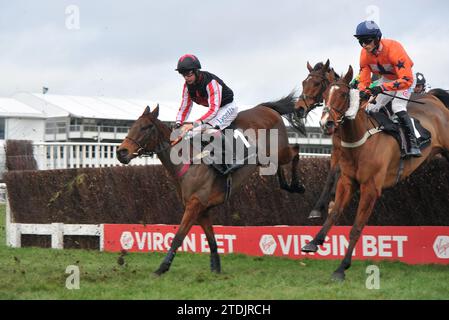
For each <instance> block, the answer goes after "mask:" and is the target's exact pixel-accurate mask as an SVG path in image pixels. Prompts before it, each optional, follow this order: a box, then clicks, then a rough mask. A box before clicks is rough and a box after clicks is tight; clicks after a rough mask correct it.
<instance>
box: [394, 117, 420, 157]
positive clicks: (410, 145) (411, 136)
mask: <svg viewBox="0 0 449 320" xmlns="http://www.w3.org/2000/svg"><path fill="white" fill-rule="evenodd" d="M396 115H397V116H398V119H399V124H400V125H401V127H402V128H403V129H404V134H405V139H406V144H407V148H406V149H407V150H406V154H405V155H406V156H412V157H421V150H419V147H418V142H417V141H416V136H415V130H414V128H413V124H412V120H411V119H410V116H409V115H408V113H407V112H406V111H399V112H397V113H396Z"/></svg>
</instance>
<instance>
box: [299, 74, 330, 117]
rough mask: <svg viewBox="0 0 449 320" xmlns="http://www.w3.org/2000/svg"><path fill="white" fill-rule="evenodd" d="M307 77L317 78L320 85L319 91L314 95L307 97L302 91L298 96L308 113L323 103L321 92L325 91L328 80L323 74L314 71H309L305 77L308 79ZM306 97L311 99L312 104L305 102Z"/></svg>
mask: <svg viewBox="0 0 449 320" xmlns="http://www.w3.org/2000/svg"><path fill="white" fill-rule="evenodd" d="M309 77H316V78H319V80H320V86H321V87H320V91H319V92H318V94H317V95H316V96H311V97H309V96H307V95H305V94H304V93H302V94H301V95H300V96H299V99H301V100H302V101H303V102H304V104H305V105H306V108H307V113H309V112H310V111H312V110H313V109H315V108H316V107H321V106H322V105H323V94H324V92H325V91H326V88H327V84H328V83H329V80H327V79H326V77H325V76H323V75H322V74H321V73H318V72H316V71H314V72H310V73H309V75H308V76H307V78H306V79H308V78H309ZM307 99H310V100H312V101H313V104H311V105H309V104H308V103H307ZM307 113H306V114H307Z"/></svg>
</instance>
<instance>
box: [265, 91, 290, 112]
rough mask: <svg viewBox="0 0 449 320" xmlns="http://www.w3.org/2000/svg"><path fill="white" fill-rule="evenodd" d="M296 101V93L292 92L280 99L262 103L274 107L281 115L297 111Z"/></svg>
mask: <svg viewBox="0 0 449 320" xmlns="http://www.w3.org/2000/svg"><path fill="white" fill-rule="evenodd" d="M295 102H296V98H295V93H294V92H292V93H290V94H289V95H288V96H286V97H283V98H282V99H279V100H278V101H272V102H265V103H261V104H260V105H262V106H264V107H268V108H270V109H273V110H274V111H276V112H277V113H279V114H280V115H284V114H290V113H293V112H294V111H295Z"/></svg>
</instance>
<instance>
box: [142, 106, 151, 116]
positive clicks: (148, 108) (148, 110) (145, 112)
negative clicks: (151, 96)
mask: <svg viewBox="0 0 449 320" xmlns="http://www.w3.org/2000/svg"><path fill="white" fill-rule="evenodd" d="M150 112H151V110H150V107H149V106H147V107H146V108H145V111H144V112H143V115H146V114H149V113H150Z"/></svg>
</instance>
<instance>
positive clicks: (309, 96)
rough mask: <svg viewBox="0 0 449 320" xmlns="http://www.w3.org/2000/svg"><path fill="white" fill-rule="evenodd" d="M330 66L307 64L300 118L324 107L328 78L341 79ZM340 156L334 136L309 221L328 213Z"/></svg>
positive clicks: (298, 105)
mask: <svg viewBox="0 0 449 320" xmlns="http://www.w3.org/2000/svg"><path fill="white" fill-rule="evenodd" d="M329 65H330V62H329V59H328V60H327V61H326V63H322V62H318V63H317V64H315V66H314V67H312V66H311V65H310V63H309V62H307V69H308V70H309V74H308V75H307V77H306V78H305V79H304V81H303V82H302V92H301V94H300V96H299V98H298V100H297V102H296V103H295V113H296V114H297V115H298V116H300V117H303V118H307V115H308V114H309V112H310V111H312V110H314V109H315V108H316V107H319V106H322V104H323V100H324V94H325V92H326V90H327V88H328V87H329V84H330V83H329V80H328V79H327V78H328V77H327V76H328V75H329V74H330V73H332V74H333V76H334V77H335V78H337V79H338V78H339V75H338V74H337V73H335V71H334V69H332V68H330V67H329ZM337 135H338V133H337ZM339 156H340V146H339V139H338V137H336V136H335V135H334V136H332V153H331V158H330V167H329V172H328V174H327V178H326V182H325V184H324V187H323V190H322V191H321V194H320V197H319V198H318V200H317V202H316V203H315V205H314V206H313V208H312V211H311V212H310V213H309V219H314V218H321V217H322V216H324V215H325V214H326V212H327V208H328V204H329V202H330V200H331V199H333V198H334V196H335V187H336V182H337V179H338V176H339V174H340V168H339V167H338V158H339Z"/></svg>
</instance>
